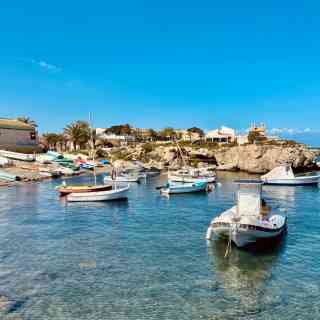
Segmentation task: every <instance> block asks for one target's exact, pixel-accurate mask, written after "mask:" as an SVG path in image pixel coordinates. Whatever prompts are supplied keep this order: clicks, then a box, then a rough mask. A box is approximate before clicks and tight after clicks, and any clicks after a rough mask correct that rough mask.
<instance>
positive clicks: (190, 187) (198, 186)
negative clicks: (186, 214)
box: [160, 180, 208, 195]
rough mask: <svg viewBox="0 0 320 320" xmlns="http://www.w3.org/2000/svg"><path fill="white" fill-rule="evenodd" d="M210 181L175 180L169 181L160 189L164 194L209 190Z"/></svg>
mask: <svg viewBox="0 0 320 320" xmlns="http://www.w3.org/2000/svg"><path fill="white" fill-rule="evenodd" d="M207 188H208V183H207V182H206V181H201V180H198V181H195V182H191V183H177V182H174V181H170V180H169V182H168V184H167V185H166V186H164V187H163V188H161V189H160V192H161V193H162V194H166V195H168V194H179V193H192V192H205V191H207Z"/></svg>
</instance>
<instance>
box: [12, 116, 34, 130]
mask: <svg viewBox="0 0 320 320" xmlns="http://www.w3.org/2000/svg"><path fill="white" fill-rule="evenodd" d="M17 120H18V121H21V122H23V123H26V124H29V125H30V126H33V127H35V128H36V127H37V126H38V125H37V123H36V122H35V121H34V120H31V119H30V118H29V117H26V116H21V117H18V118H17Z"/></svg>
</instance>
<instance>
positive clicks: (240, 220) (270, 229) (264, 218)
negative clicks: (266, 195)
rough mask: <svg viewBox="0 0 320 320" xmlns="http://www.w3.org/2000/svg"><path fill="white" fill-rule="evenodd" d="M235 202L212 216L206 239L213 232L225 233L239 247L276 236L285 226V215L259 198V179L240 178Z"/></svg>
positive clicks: (260, 182)
mask: <svg viewBox="0 0 320 320" xmlns="http://www.w3.org/2000/svg"><path fill="white" fill-rule="evenodd" d="M236 183H237V184H238V191H237V204H236V206H234V207H232V208H230V209H228V210H226V211H224V212H223V213H222V214H220V215H219V216H218V217H216V218H214V219H213V220H212V222H211V223H210V226H209V228H208V230H207V234H206V239H207V240H211V239H212V238H213V235H214V234H215V235H217V236H219V237H224V238H227V239H229V241H232V242H234V243H235V244H236V245H237V246H238V247H244V246H247V245H249V244H252V243H255V242H257V241H259V240H262V239H271V238H275V237H277V236H279V235H280V234H282V233H283V231H284V230H285V229H286V223H287V219H286V217H285V216H284V215H282V214H280V213H274V212H273V211H272V210H271V208H269V207H268V206H267V205H266V203H265V201H264V200H263V199H261V192H262V184H263V182H262V181H260V180H239V181H236Z"/></svg>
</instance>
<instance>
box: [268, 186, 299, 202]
mask: <svg viewBox="0 0 320 320" xmlns="http://www.w3.org/2000/svg"><path fill="white" fill-rule="evenodd" d="M296 188H302V187H287V186H276V187H275V186H263V192H264V193H265V195H266V196H267V197H268V198H270V199H274V200H279V201H281V200H285V201H286V202H288V203H294V201H295V193H296ZM304 188H305V187H304Z"/></svg>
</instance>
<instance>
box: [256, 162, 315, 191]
mask: <svg viewBox="0 0 320 320" xmlns="http://www.w3.org/2000/svg"><path fill="white" fill-rule="evenodd" d="M261 180H262V181H263V182H264V184H268V185H285V186H305V185H318V184H319V183H320V174H305V175H295V174H294V173H293V171H292V168H291V166H290V165H283V166H279V167H276V168H274V169H273V170H271V171H270V172H269V173H267V174H266V175H264V176H262V177H261Z"/></svg>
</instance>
